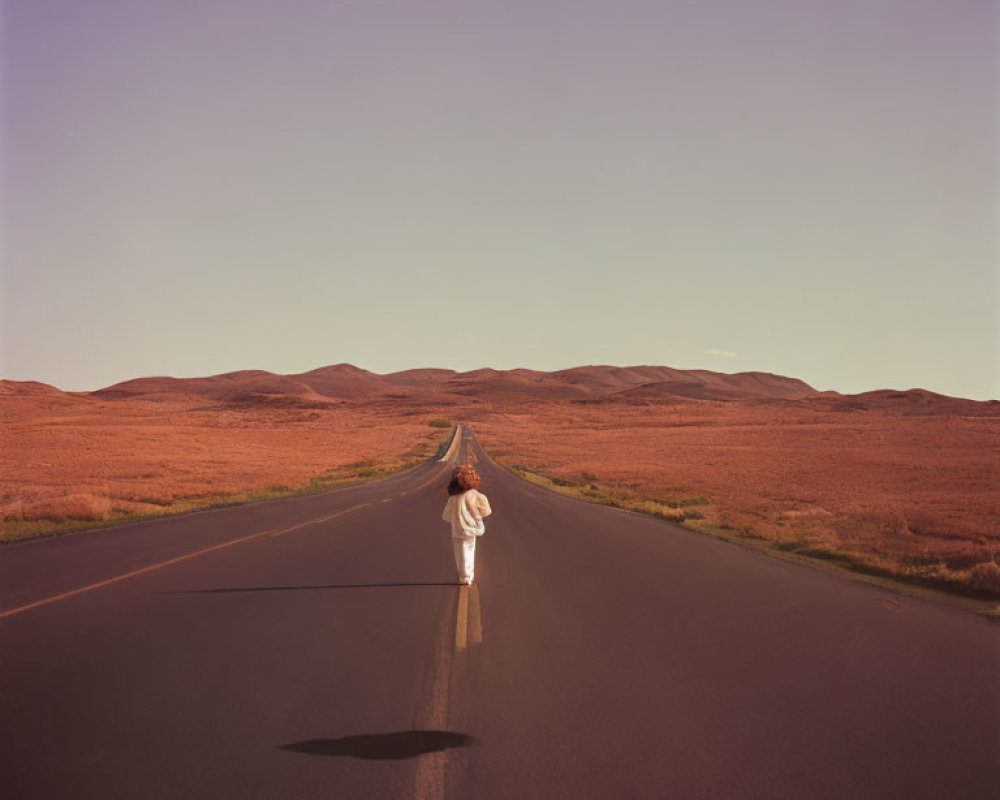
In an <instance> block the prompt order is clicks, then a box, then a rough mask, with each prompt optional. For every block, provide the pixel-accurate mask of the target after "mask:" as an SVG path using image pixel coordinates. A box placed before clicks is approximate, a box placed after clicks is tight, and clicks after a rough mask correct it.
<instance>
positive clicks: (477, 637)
mask: <svg viewBox="0 0 1000 800" xmlns="http://www.w3.org/2000/svg"><path fill="white" fill-rule="evenodd" d="M469 589H470V591H469V641H470V642H472V643H473V644H482V643H483V609H482V606H481V605H480V603H479V584H478V583H474V584H472V586H471V587H469Z"/></svg>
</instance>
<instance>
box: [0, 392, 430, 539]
mask: <svg viewBox="0 0 1000 800" xmlns="http://www.w3.org/2000/svg"><path fill="white" fill-rule="evenodd" d="M0 409H2V414H3V418H2V422H3V446H2V448H0V520H2V521H0V541H11V540H16V539H23V538H29V537H32V536H39V535H46V534H50V533H56V532H60V531H63V530H69V529H74V528H79V527H86V526H95V525H103V524H110V523H114V522H118V521H125V520H131V519H138V518H143V517H149V516H162V515H164V514H172V513H178V512H181V511H189V510H192V509H196V508H205V507H209V506H215V505H221V504H228V503H235V502H247V501H253V500H261V499H266V498H269V497H279V496H282V495H286V494H293V493H299V492H305V491H319V490H322V489H326V488H332V487H335V486H342V485H347V484H350V483H355V482H358V481H362V480H369V479H372V478H375V477H380V476H383V475H386V474H388V473H391V472H394V471H397V470H401V469H405V468H407V467H410V466H413V465H415V464H417V463H419V462H420V461H421V460H423V459H425V458H427V457H429V456H430V455H432V454H433V453H434V451H435V450H436V448H437V446H438V443H439V442H440V441H441V440H443V439H444V438H445V437H447V435H448V433H449V431H450V425H448V426H447V427H444V428H442V427H441V426H440V425H437V426H432V425H430V424H429V423H431V422H434V419H433V417H432V416H431V415H428V414H421V413H414V412H411V411H409V410H402V411H397V412H395V413H392V414H386V413H385V412H384V411H383V410H381V409H378V408H372V407H369V406H367V405H366V404H359V405H349V404H347V403H344V404H338V405H329V406H326V407H319V406H318V407H315V408H296V407H291V408H269V407H266V406H259V407H254V406H247V407H242V408H241V407H228V406H225V405H214V406H213V405H206V404H204V403H197V402H195V403H192V402H185V401H175V402H170V401H167V402H150V401H143V400H101V399H96V398H89V397H75V396H62V397H51V398H38V397H4V398H0Z"/></svg>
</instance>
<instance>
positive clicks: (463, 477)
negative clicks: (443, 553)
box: [441, 465, 493, 586]
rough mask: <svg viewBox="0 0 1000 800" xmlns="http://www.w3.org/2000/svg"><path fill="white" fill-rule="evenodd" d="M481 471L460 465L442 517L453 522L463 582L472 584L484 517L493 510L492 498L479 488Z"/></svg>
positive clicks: (459, 568) (460, 575)
mask: <svg viewBox="0 0 1000 800" xmlns="http://www.w3.org/2000/svg"><path fill="white" fill-rule="evenodd" d="M480 482H481V480H480V477H479V473H478V472H477V471H476V470H475V469H473V468H472V467H471V466H468V465H465V466H461V467H458V468H457V469H456V470H455V471H454V472H453V473H452V476H451V482H450V483H449V484H448V502H447V503H446V504H445V507H444V513H443V514H441V518H442V519H443V520H444V521H445V522H450V523H451V543H452V546H453V548H454V550H455V566H456V567H457V569H458V577H459V583H464V584H465V585H467V586H471V585H472V581H473V579H474V577H475V562H476V539H477V538H478V537H479V536H482V535H483V534H484V533H485V532H486V526H485V525H484V524H483V517H488V516H489V515H490V514H491V513H493V512H492V509H490V501H489V500H487V499H486V495H485V494H483V493H482V492H480V491H479V485H480Z"/></svg>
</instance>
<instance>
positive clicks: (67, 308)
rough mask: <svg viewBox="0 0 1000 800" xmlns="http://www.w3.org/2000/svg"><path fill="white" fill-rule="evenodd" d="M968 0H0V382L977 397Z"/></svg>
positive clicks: (996, 292)
mask: <svg viewBox="0 0 1000 800" xmlns="http://www.w3.org/2000/svg"><path fill="white" fill-rule="evenodd" d="M998 6H1000V0H754V1H753V2H747V1H746V0H645V1H640V0H565V1H563V0H397V1H396V2H383V1H382V0H87V2H80V0H7V1H6V2H3V5H2V28H3V56H2V59H3V60H2V76H0V81H2V95H3V106H2V119H0V122H2V145H0V153H2V159H3V163H2V166H3V172H2V202H3V230H2V233H3V252H2V276H0V290H2V305H0V314H2V327H0V331H2V339H0V377H3V378H8V379H14V380H38V381H43V382H46V383H51V384H54V385H56V386H58V387H60V388H62V389H66V390H74V391H81V390H93V389H97V388H100V387H103V386H107V385H110V384H112V383H115V382H118V381H122V380H126V379H129V378H134V377H139V376H146V375H175V376H179V377H188V376H197V375H211V374H217V373H222V372H229V371H234V370H239V369H266V370H270V371H272V372H277V373H283V374H286V373H295V372H302V371H306V370H309V369H313V368H315V367H319V366H324V365H328V364H336V363H341V362H349V363H352V364H356V365H358V366H360V367H364V368H366V369H370V370H373V371H375V372H380V373H385V372H392V371H396V370H401V369H408V368H413V367H427V366H436V367H449V368H453V369H460V370H466V369H475V368H479V367H486V366H490V367H495V368H498V369H509V368H513V367H527V368H532V369H541V370H552V369H562V368H565V367H571V366H579V365H584V364H617V365H631V364H662V365H668V366H673V367H680V368H705V369H713V370H718V371H722V372H741V371H749V370H759V371H765V372H774V373H778V374H783V375H789V376H794V377H798V378H801V379H803V380H805V381H807V382H808V383H810V384H811V385H812V386H814V387H815V388H817V389H820V390H827V389H834V390H837V391H841V392H861V391H868V390H873V389H881V388H895V389H908V388H912V387H922V388H925V389H929V390H932V391H936V392H941V393H944V394H950V395H956V396H962V397H971V398H975V399H988V398H998V397H1000V259H998V252H1000V231H998V228H1000V222H998V211H1000V209H998V189H997V187H998V181H1000V158H998V148H1000V138H998V108H997V105H998V98H1000V88H998V82H1000V78H998V49H1000V48H998V36H1000V27H998V16H1000V12H998Z"/></svg>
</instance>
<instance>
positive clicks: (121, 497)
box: [0, 364, 1000, 596]
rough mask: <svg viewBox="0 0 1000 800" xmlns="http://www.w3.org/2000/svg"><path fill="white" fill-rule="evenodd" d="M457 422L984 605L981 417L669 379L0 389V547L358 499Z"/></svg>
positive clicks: (741, 383)
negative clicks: (154, 520) (337, 495)
mask: <svg viewBox="0 0 1000 800" xmlns="http://www.w3.org/2000/svg"><path fill="white" fill-rule="evenodd" d="M458 421H465V422H468V423H469V424H470V425H471V426H472V428H473V430H474V432H475V433H477V434H478V435H479V437H480V440H481V442H482V444H483V445H484V446H485V447H486V449H487V451H488V452H489V453H490V455H491V456H493V457H494V458H496V459H497V460H498V461H499V462H500V463H502V464H504V465H506V466H507V467H510V468H512V469H514V470H516V471H519V472H520V473H521V474H522V475H524V476H525V477H527V478H528V479H530V480H534V481H536V482H538V483H541V484H543V485H546V486H549V487H550V488H553V489H555V490H557V491H561V492H565V493H569V494H573V495H575V496H577V497H581V498H583V499H587V500H590V501H593V502H599V503H606V504H610V505H615V506H619V507H623V508H628V509H633V510H636V511H641V512H644V513H649V514H653V515H655V516H658V517H662V518H664V519H668V520H672V521H674V522H678V523H680V524H683V525H686V526H688V527H691V528H694V529H696V530H700V531H703V532H705V533H710V534H713V535H716V536H723V537H727V538H730V539H735V540H739V541H741V542H744V543H749V544H752V545H753V546H759V547H763V548H765V549H772V550H777V551H781V552H783V553H786V554H794V555H795V556H797V557H805V558H810V559H820V560H822V561H823V562H825V563H826V564H829V565H835V566H839V567H844V568H847V569H851V570H854V571H860V572H866V573H870V574H877V575H882V576H888V577H892V578H898V579H902V580H905V581H908V582H912V583H919V584H923V585H930V586H934V587H938V588H945V589H948V590H951V591H958V592H963V593H966V594H972V595H980V596H1000V403H997V402H996V401H990V402H975V401H972V400H964V399H961V398H949V397H945V396H942V395H936V394H933V393H931V392H926V391H923V390H910V391H906V392H895V391H889V390H883V391H878V392H869V393H866V394H861V395H839V394H836V393H834V392H816V391H815V390H813V389H812V388H811V387H809V386H808V385H807V384H804V383H802V382H801V381H798V380H795V379H791V378H784V377H782V376H776V375H770V374H767V373H739V374H735V375H726V374H723V373H713V372H708V371H705V370H692V371H683V370H675V369H672V368H669V367H628V368H624V367H600V366H592V367H580V368H574V369H570V370H562V371H559V372H552V373H540V372H533V371H530V370H511V371H507V372H503V371H497V370H491V369H483V370H474V371H472V372H466V373H457V372H455V371H453V370H442V369H421V370H408V371H404V372H399V373H393V374H389V375H377V374H374V373H370V372H367V371H365V370H361V369H358V368H357V367H353V366H351V365H348V364H340V365H334V366H330V367H322V368H319V369H317V370H312V371H310V372H307V373H301V374H297V375H274V374H272V373H267V372H263V371H259V370H257V371H244V372H237V373H226V374H223V375H217V376H211V377H208V378H198V379H175V378H142V379H136V380H134V381H127V382H125V383H122V384H116V385H115V386H112V387H108V388H106V389H102V390H99V391H96V392H91V393H67V392H62V391H60V390H58V389H56V388H55V387H52V386H47V385H45V384H38V383H31V382H14V381H3V382H0V422H2V425H0V435H2V441H0V541H11V540H16V539H22V538H28V537H31V536H38V535H46V534H51V533H58V532H60V531H64V530H68V529H72V528H79V527H86V526H97V525H105V524H111V523H114V522H117V521H123V520H129V519H135V518H141V517H145V516H158V515H163V514H171V513H177V512H181V511H187V510H190V509H194V508H201V507H206V506H211V505H219V504H226V503H235V502H245V501H248V500H257V499H265V498H268V497H276V496H281V495H287V494H293V493H298V492H308V491H318V490H322V489H324V488H331V487H335V486H339V485H344V484H347V483H351V482H357V481H361V480H369V479H372V478H375V477H379V476H382V475H386V474H388V473H390V472H393V471H396V470H400V469H405V468H407V467H409V466H412V465H415V464H417V463H419V462H420V461H421V460H423V459H425V458H428V457H429V456H431V455H432V454H433V453H434V452H435V451H436V449H437V447H438V445H439V444H440V443H441V442H442V441H443V440H444V439H445V438H446V437H447V436H448V434H449V431H450V428H451V425H452V423H454V422H458ZM664 535H669V529H667V528H665V529H664Z"/></svg>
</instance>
